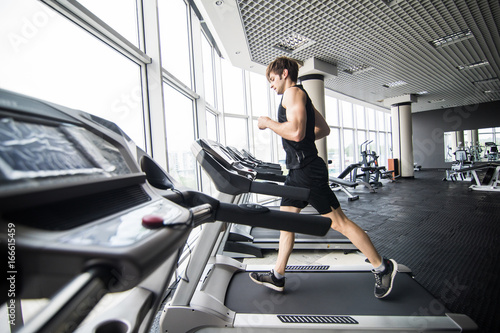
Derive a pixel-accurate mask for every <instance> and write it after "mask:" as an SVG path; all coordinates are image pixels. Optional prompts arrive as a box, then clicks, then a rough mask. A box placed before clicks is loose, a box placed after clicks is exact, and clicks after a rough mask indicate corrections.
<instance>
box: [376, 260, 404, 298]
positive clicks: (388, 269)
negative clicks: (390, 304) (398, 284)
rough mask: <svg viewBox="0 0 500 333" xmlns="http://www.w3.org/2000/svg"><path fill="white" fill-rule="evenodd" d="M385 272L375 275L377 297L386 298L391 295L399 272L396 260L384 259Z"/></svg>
mask: <svg viewBox="0 0 500 333" xmlns="http://www.w3.org/2000/svg"><path fill="white" fill-rule="evenodd" d="M383 260H384V263H385V270H384V271H383V272H382V273H376V272H375V271H373V270H372V272H373V274H375V297H377V298H384V297H386V296H387V295H389V294H390V293H391V290H392V283H393V281H394V278H395V277H396V273H397V272H398V264H397V263H396V261H395V260H394V259H386V258H384V259H383Z"/></svg>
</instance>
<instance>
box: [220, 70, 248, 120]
mask: <svg viewBox="0 0 500 333" xmlns="http://www.w3.org/2000/svg"><path fill="white" fill-rule="evenodd" d="M222 85H223V87H222V89H223V96H224V112H225V113H233V114H245V100H244V96H243V92H244V89H243V70H241V69H240V68H236V67H233V66H232V65H231V63H230V62H229V61H227V60H223V61H222Z"/></svg>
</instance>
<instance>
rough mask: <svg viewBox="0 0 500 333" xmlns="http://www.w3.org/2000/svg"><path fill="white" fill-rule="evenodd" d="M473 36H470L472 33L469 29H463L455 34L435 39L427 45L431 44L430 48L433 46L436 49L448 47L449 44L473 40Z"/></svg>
mask: <svg viewBox="0 0 500 333" xmlns="http://www.w3.org/2000/svg"><path fill="white" fill-rule="evenodd" d="M473 37H474V35H473V34H472V31H470V29H465V30H462V31H459V32H455V33H453V34H451V35H447V36H444V37H441V38H438V39H435V40H433V41H431V42H429V43H431V45H432V46H434V47H435V48H436V49H437V48H440V47H443V46H448V45H451V44H455V43H458V42H461V41H463V40H466V39H469V38H473Z"/></svg>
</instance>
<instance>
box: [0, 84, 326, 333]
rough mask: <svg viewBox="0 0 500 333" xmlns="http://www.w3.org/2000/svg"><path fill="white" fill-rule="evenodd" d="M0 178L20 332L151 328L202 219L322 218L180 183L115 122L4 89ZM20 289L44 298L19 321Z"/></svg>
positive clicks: (296, 223) (306, 228)
mask: <svg viewBox="0 0 500 333" xmlns="http://www.w3.org/2000/svg"><path fill="white" fill-rule="evenodd" d="M0 184H1V186H2V191H0V201H1V202H2V205H1V206H0V225H1V227H2V228H1V229H0V245H1V247H2V249H8V252H9V256H7V254H5V253H4V252H3V253H4V254H5V259H6V260H7V258H9V259H8V260H9V263H8V264H9V266H8V271H7V274H8V275H9V277H10V280H9V281H10V286H9V287H10V291H9V293H7V292H6V293H2V295H0V302H1V304H4V303H6V304H7V305H8V307H9V313H10V314H13V315H14V316H16V321H17V322H16V326H15V329H16V332H21V333H32V332H40V333H43V332H149V330H150V327H151V324H152V323H153V320H154V318H155V316H156V314H157V313H158V311H159V308H160V305H161V301H162V300H163V297H164V295H165V291H166V290H167V288H168V286H169V284H170V279H171V277H172V275H173V272H174V270H175V268H176V265H177V262H178V259H179V255H180V251H179V250H181V249H182V248H183V247H184V244H185V243H186V239H187V237H188V236H189V233H190V232H191V230H192V229H193V228H195V227H196V226H199V225H201V224H203V223H208V222H214V223H208V224H214V225H220V224H222V222H215V221H233V220H238V221H239V222H240V223H243V224H244V223H247V222H248V223H250V224H251V225H257V226H265V227H269V228H273V227H274V228H276V229H279V230H281V229H287V230H291V231H297V232H309V233H312V234H315V235H322V234H325V233H326V232H327V230H328V229H329V228H330V221H329V220H328V219H325V218H322V217H314V219H313V221H312V224H311V225H310V219H309V218H308V219H307V225H306V224H305V223H304V222H305V220H306V219H305V218H304V217H303V216H299V215H298V214H291V213H285V212H276V211H272V210H269V209H267V208H265V207H261V206H258V205H251V204H249V205H234V204H230V203H226V202H220V201H219V200H217V199H215V198H212V197H210V196H208V195H205V194H203V193H200V192H196V191H191V190H189V189H183V188H182V187H179V185H178V184H177V183H176V182H175V181H174V180H173V179H172V178H171V177H170V176H169V175H168V174H167V173H165V172H164V171H163V170H162V169H161V168H160V167H159V166H158V165H157V164H156V163H155V162H154V161H153V160H152V159H151V158H150V157H149V156H147V155H146V154H145V153H144V152H143V151H142V150H141V149H140V148H138V147H136V146H135V144H134V143H133V142H132V141H131V140H130V139H129V138H128V137H127V136H126V135H125V134H124V133H123V132H122V131H121V130H120V128H119V127H117V126H116V125H115V124H113V123H111V122H109V121H107V120H105V119H102V118H99V117H96V116H93V115H91V114H88V113H85V112H82V111H76V110H72V109H68V108H65V107H62V106H58V105H55V104H52V103H48V102H44V101H41V100H38V99H34V98H30V97H28V96H23V95H20V94H16V93H13V92H8V91H5V90H1V89H0ZM259 188H263V186H257V189H259ZM245 221H247V222H245ZM125 290H129V293H128V294H127V295H126V297H125V298H124V299H123V300H122V301H121V303H120V304H119V305H118V306H115V307H114V308H113V309H108V310H107V311H106V312H105V313H102V314H101V315H99V316H97V317H95V318H94V319H90V320H89V321H88V322H87V323H86V324H84V325H81V326H80V323H81V322H82V321H83V319H84V318H85V317H86V316H87V315H88V313H89V312H90V311H91V310H92V309H93V307H94V306H95V305H96V304H97V303H98V302H99V300H100V299H101V298H102V297H103V296H104V295H105V294H107V293H109V292H119V291H125ZM26 298H49V299H50V301H49V303H48V304H47V305H46V306H44V307H43V308H42V309H41V310H40V312H39V313H38V314H35V315H34V316H33V318H32V319H30V320H29V321H28V322H27V323H26V324H25V325H24V326H23V325H22V324H23V323H22V322H21V320H20V319H21V317H22V313H21V307H20V302H21V299H26ZM11 306H13V307H14V308H15V311H11V309H10V307H11ZM10 320H14V319H12V318H10ZM13 328H14V327H13Z"/></svg>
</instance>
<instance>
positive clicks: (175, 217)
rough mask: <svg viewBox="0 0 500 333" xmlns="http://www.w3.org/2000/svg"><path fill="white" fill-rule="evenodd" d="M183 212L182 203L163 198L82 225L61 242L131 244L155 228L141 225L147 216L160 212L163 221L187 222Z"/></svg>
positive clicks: (110, 245)
mask: <svg viewBox="0 0 500 333" xmlns="http://www.w3.org/2000/svg"><path fill="white" fill-rule="evenodd" d="M183 214H184V210H183V209H181V207H179V206H177V205H175V204H173V203H172V202H170V201H167V200H164V199H160V200H157V201H155V202H153V203H150V204H148V205H146V206H145V207H141V208H138V209H134V210H132V211H131V212H128V213H126V214H124V215H121V216H117V217H113V218H111V219H108V220H106V221H103V222H100V223H98V224H96V225H90V226H86V227H84V228H79V230H78V231H76V232H73V233H69V234H67V235H65V236H63V237H61V238H60V242H61V243H65V244H73V245H77V246H104V247H120V246H130V245H133V244H136V243H138V242H139V241H141V240H143V239H145V238H146V237H148V236H149V235H151V234H153V233H154V232H155V231H154V230H152V229H149V228H145V227H144V226H143V225H142V223H141V222H142V220H143V218H144V217H147V216H159V217H161V218H162V224H163V225H170V226H173V225H187V224H188V223H189V220H186V219H185V217H183Z"/></svg>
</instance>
